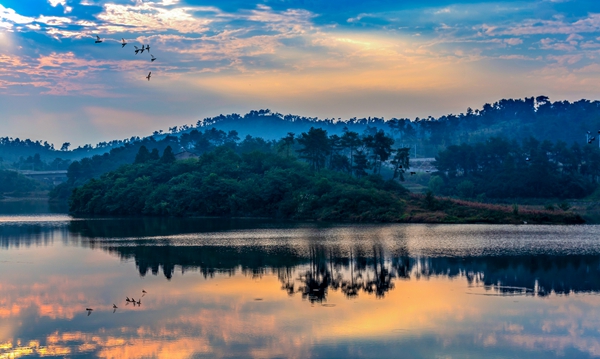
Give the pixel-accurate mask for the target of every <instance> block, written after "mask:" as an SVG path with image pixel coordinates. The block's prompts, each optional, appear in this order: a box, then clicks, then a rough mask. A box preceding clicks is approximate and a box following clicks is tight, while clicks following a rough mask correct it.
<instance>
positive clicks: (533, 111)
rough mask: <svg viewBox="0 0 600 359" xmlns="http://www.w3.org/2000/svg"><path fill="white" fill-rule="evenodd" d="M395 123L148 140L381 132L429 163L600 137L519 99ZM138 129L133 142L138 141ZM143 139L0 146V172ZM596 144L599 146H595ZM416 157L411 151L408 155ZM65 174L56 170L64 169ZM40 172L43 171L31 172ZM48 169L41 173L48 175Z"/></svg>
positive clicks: (587, 123)
mask: <svg viewBox="0 0 600 359" xmlns="http://www.w3.org/2000/svg"><path fill="white" fill-rule="evenodd" d="M401 116H402V114H401V113H399V114H398V117H397V118H385V119H384V118H378V117H367V118H350V119H341V118H335V119H334V118H328V119H318V118H314V117H303V116H297V115H283V114H280V113H275V112H272V111H270V110H258V111H250V112H249V113H247V114H245V115H238V114H229V115H219V116H216V117H211V118H205V119H203V120H199V121H197V123H196V124H195V125H191V126H190V125H183V126H174V127H170V128H169V129H168V131H166V132H165V131H163V130H160V131H154V133H153V134H152V135H151V136H148V137H145V138H146V139H147V138H149V137H151V138H154V139H155V140H157V141H160V140H161V139H163V138H165V137H166V136H167V135H171V136H176V137H180V136H182V135H184V134H189V133H190V132H192V131H193V130H194V129H197V130H201V131H206V130H210V129H211V128H215V129H217V130H222V131H224V132H226V133H228V132H230V131H236V133H237V135H238V136H239V137H240V138H242V139H243V138H245V137H246V135H251V136H253V137H260V138H263V139H265V140H277V139H280V138H283V137H285V136H286V135H287V134H288V133H290V132H291V133H295V134H299V133H302V132H307V131H308V130H309V129H310V128H311V127H315V128H322V129H324V130H326V131H327V133H328V134H330V135H342V134H343V132H344V130H345V129H346V130H349V131H354V132H357V133H359V134H363V133H370V134H373V133H375V132H377V130H379V129H382V130H384V131H386V132H387V133H388V134H389V135H390V136H391V137H393V138H394V139H395V140H396V144H397V145H399V146H402V147H410V148H416V149H417V151H416V155H417V157H435V156H436V155H437V154H438V153H439V152H440V151H443V150H445V149H446V148H447V147H449V146H451V145H458V144H463V143H467V144H474V143H478V142H485V141H486V140H487V139H488V138H490V137H502V138H506V139H509V140H511V139H514V140H517V141H522V140H523V139H528V138H531V137H532V138H535V139H537V140H540V141H543V140H550V141H552V142H556V141H563V142H566V143H567V144H569V145H570V144H572V143H574V142H578V143H581V144H585V141H586V134H587V132H588V131H590V136H595V137H599V135H600V133H598V131H599V130H600V102H599V101H588V100H580V101H576V102H568V101H556V102H552V101H550V100H549V99H548V98H547V97H545V96H538V97H535V98H534V97H529V98H524V99H502V100H500V101H497V102H495V103H493V104H484V105H483V106H482V108H481V109H476V110H472V109H471V108H468V109H466V111H465V112H464V113H460V114H448V115H444V116H441V117H438V118H434V117H431V116H430V117H424V118H418V117H417V118H415V119H408V118H403V117H401ZM142 132H143V130H141V129H140V135H143V133H142ZM143 139H144V138H140V137H132V138H130V139H125V140H114V141H110V142H100V143H98V144H96V145H94V146H93V145H89V144H88V145H84V146H80V147H78V148H75V149H70V143H69V142H66V143H64V144H62V145H61V146H60V147H59V146H56V147H55V146H54V145H53V144H50V143H48V142H46V141H32V140H29V139H26V140H21V139H18V138H9V137H3V138H0V160H1V161H0V167H8V168H14V169H19V168H21V169H35V167H36V165H35V164H34V162H36V160H35V158H34V157H35V155H36V154H38V155H39V157H40V158H41V160H42V161H43V162H45V163H46V164H47V166H46V167H48V166H49V167H50V168H52V169H60V168H58V167H60V166H61V162H60V161H59V162H56V163H54V164H52V162H53V161H54V160H55V159H56V158H60V159H62V160H66V161H73V160H79V159H81V158H84V157H92V156H94V155H102V154H104V153H106V152H109V151H110V150H111V149H114V148H117V147H121V146H125V145H127V144H131V143H134V142H139V141H141V140H143ZM594 143H595V144H597V143H598V140H597V141H596V142H594ZM411 155H413V156H414V155H415V151H411ZM65 165H66V166H68V163H67V164H64V163H63V166H65ZM38 167H43V166H38ZM47 169H48V168H47Z"/></svg>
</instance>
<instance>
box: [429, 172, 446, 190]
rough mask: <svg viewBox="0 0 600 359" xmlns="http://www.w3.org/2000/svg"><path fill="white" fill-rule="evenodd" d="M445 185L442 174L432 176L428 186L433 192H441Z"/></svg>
mask: <svg viewBox="0 0 600 359" xmlns="http://www.w3.org/2000/svg"><path fill="white" fill-rule="evenodd" d="M442 187H444V180H443V179H442V177H440V176H431V178H430V179H429V185H428V188H429V190H430V191H431V192H432V193H433V194H439V193H440V192H441V190H442Z"/></svg>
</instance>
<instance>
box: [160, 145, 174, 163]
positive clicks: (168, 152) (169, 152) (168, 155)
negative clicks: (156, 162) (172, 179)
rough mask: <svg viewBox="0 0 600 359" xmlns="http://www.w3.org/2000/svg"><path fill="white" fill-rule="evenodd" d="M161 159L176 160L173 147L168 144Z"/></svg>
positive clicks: (165, 161)
mask: <svg viewBox="0 0 600 359" xmlns="http://www.w3.org/2000/svg"><path fill="white" fill-rule="evenodd" d="M160 161H161V162H162V163H173V162H175V155H174V154H173V149H172V148H171V146H167V148H165V150H164V151H163V155H162V157H161V158H160Z"/></svg>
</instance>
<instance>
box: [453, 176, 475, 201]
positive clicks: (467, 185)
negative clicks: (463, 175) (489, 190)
mask: <svg viewBox="0 0 600 359" xmlns="http://www.w3.org/2000/svg"><path fill="white" fill-rule="evenodd" d="M456 191H457V192H458V196H459V197H461V198H473V194H474V191H475V185H474V184H473V182H471V181H469V180H464V181H462V182H460V183H459V184H458V186H456Z"/></svg>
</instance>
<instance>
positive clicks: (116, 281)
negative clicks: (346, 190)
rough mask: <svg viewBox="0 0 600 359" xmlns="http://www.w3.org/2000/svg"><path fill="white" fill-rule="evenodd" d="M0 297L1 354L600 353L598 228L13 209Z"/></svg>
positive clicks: (0, 237) (2, 253) (1, 237)
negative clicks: (101, 215) (102, 215)
mask: <svg viewBox="0 0 600 359" xmlns="http://www.w3.org/2000/svg"><path fill="white" fill-rule="evenodd" d="M142 290H146V291H147V294H145V295H144V294H143V293H142ZM0 293H1V294H2V295H1V296H0V358H13V357H15V358H16V357H20V356H23V357H41V356H44V357H70V358H72V357H101V358H386V357H405V358H516V357H521V358H552V357H560V358H588V357H600V296H599V295H598V294H599V293H600V226H571V227H563V226H553V227H551V226H486V225H373V226H323V225H311V224H289V223H273V222H268V221H255V220H206V219H204V220H200V219H94V220H76V219H72V218H70V217H68V216H64V215H29V216H28V215H19V214H10V215H0ZM126 296H128V297H130V298H132V297H133V298H135V299H136V301H137V300H140V303H141V304H140V305H135V306H134V305H132V304H127V303H126V302H125V298H126ZM113 303H114V304H116V305H117V306H118V309H116V310H113V308H112V306H113ZM87 307H89V308H93V309H94V310H93V311H92V312H90V313H88V312H87V311H86V310H85V308H87Z"/></svg>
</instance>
